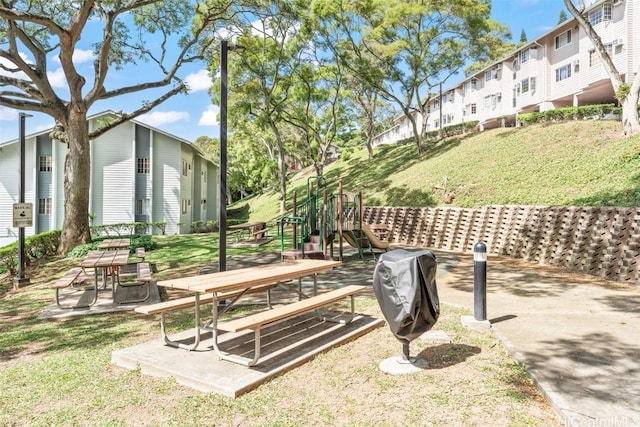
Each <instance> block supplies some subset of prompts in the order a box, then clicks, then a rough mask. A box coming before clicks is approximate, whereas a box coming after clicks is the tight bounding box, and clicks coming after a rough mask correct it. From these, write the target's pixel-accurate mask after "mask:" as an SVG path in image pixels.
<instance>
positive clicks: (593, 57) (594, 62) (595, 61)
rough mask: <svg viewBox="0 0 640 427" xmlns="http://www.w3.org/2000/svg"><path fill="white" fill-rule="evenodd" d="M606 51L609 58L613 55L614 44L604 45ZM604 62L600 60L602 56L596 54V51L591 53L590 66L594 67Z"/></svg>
mask: <svg viewBox="0 0 640 427" xmlns="http://www.w3.org/2000/svg"><path fill="white" fill-rule="evenodd" d="M604 50H605V51H606V52H607V54H608V55H609V57H611V56H612V55H613V44H612V43H607V44H605V45H604ZM601 62H602V61H601V60H600V55H599V54H598V52H596V50H595V49H592V50H590V51H589V66H590V67H594V66H596V65H599V64H600V63H601Z"/></svg>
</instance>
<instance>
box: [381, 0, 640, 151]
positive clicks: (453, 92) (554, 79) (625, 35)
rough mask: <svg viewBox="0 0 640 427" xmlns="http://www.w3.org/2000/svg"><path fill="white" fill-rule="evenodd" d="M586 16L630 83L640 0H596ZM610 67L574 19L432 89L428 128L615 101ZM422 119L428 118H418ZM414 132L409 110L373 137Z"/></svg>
mask: <svg viewBox="0 0 640 427" xmlns="http://www.w3.org/2000/svg"><path fill="white" fill-rule="evenodd" d="M586 17H587V18H588V20H589V21H590V22H591V24H592V26H593V28H594V29H595V31H596V32H597V33H598V34H599V35H600V37H601V39H602V41H603V43H604V45H605V48H606V49H607V52H608V53H609V55H610V56H611V59H612V60H613V62H614V64H615V65H616V67H617V69H618V70H619V71H620V74H621V75H622V76H623V78H624V79H625V81H626V82H627V83H631V82H632V81H633V79H634V78H635V76H636V73H637V71H638V69H640V32H639V31H637V29H636V30H635V31H634V25H640V1H638V0H605V1H599V2H594V4H592V5H591V6H590V7H589V8H588V9H587V11H586ZM615 102H616V100H615V96H614V91H613V87H612V85H611V81H610V79H609V75H608V74H607V72H606V70H605V68H604V66H603V64H601V61H600V58H599V56H598V54H597V52H596V51H595V49H594V46H593V43H591V40H589V37H588V36H587V34H586V32H585V31H584V30H582V28H580V27H579V25H578V22H577V21H576V20H575V19H574V18H573V17H571V19H568V20H566V21H565V22H563V23H561V24H559V25H557V26H556V27H555V28H553V29H552V30H550V31H548V32H547V33H545V34H543V35H541V36H540V37H538V38H537V39H535V40H533V41H530V42H527V43H526V44H524V45H523V46H520V47H519V48H518V49H517V50H515V51H513V52H512V53H511V54H510V55H509V56H507V57H505V58H503V59H501V60H500V61H497V62H495V63H493V64H491V65H489V66H488V67H486V68H484V69H483V70H480V71H478V72H476V73H475V74H473V75H471V76H468V77H466V78H465V79H464V80H462V81H460V82H459V83H458V84H456V85H455V86H453V87H448V88H446V89H444V90H443V91H442V96H440V94H437V95H436V96H435V97H432V98H431V99H430V101H429V103H428V105H427V111H428V112H429V115H428V117H427V118H426V120H427V131H435V130H438V129H440V128H443V127H447V126H451V125H455V124H460V123H464V122H471V121H477V122H478V128H479V130H484V129H491V128H495V127H500V126H515V124H516V120H517V116H518V114H522V113H529V112H533V111H548V110H552V109H556V108H561V107H570V106H581V105H591V104H604V103H615ZM418 119H419V120H418V123H421V120H420V119H421V118H418ZM412 136H413V133H412V131H411V126H410V123H409V121H408V120H407V119H406V117H404V116H403V117H399V118H398V119H397V120H396V122H395V123H394V126H393V127H392V128H390V129H388V130H386V131H385V132H383V133H381V134H379V135H377V136H376V137H375V138H374V145H378V144H384V143H393V142H397V141H400V140H402V139H406V138H410V137H412Z"/></svg>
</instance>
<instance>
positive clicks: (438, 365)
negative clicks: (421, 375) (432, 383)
mask: <svg viewBox="0 0 640 427" xmlns="http://www.w3.org/2000/svg"><path fill="white" fill-rule="evenodd" d="M481 351H482V350H481V349H480V347H476V346H473V345H467V344H440V345H436V346H431V347H427V348H425V349H424V350H422V351H421V352H420V353H419V354H418V357H419V358H421V359H424V360H426V361H427V362H428V363H429V366H428V367H427V369H443V368H447V367H449V366H453V365H457V364H458V363H462V362H464V361H465V360H467V359H468V358H470V357H471V356H475V355H476V354H480V352H481Z"/></svg>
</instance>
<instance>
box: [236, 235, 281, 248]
mask: <svg viewBox="0 0 640 427" xmlns="http://www.w3.org/2000/svg"><path fill="white" fill-rule="evenodd" d="M271 241H273V237H262V238H260V239H249V240H240V241H238V242H231V243H229V246H231V247H232V248H257V247H259V246H262V245H266V244H267V243H269V242H271Z"/></svg>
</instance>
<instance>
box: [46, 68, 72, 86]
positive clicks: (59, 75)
mask: <svg viewBox="0 0 640 427" xmlns="http://www.w3.org/2000/svg"><path fill="white" fill-rule="evenodd" d="M47 78H48V79H49V83H51V86H52V87H57V88H63V87H67V78H66V77H65V75H64V70H63V69H62V68H58V69H57V70H55V71H49V72H47Z"/></svg>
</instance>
